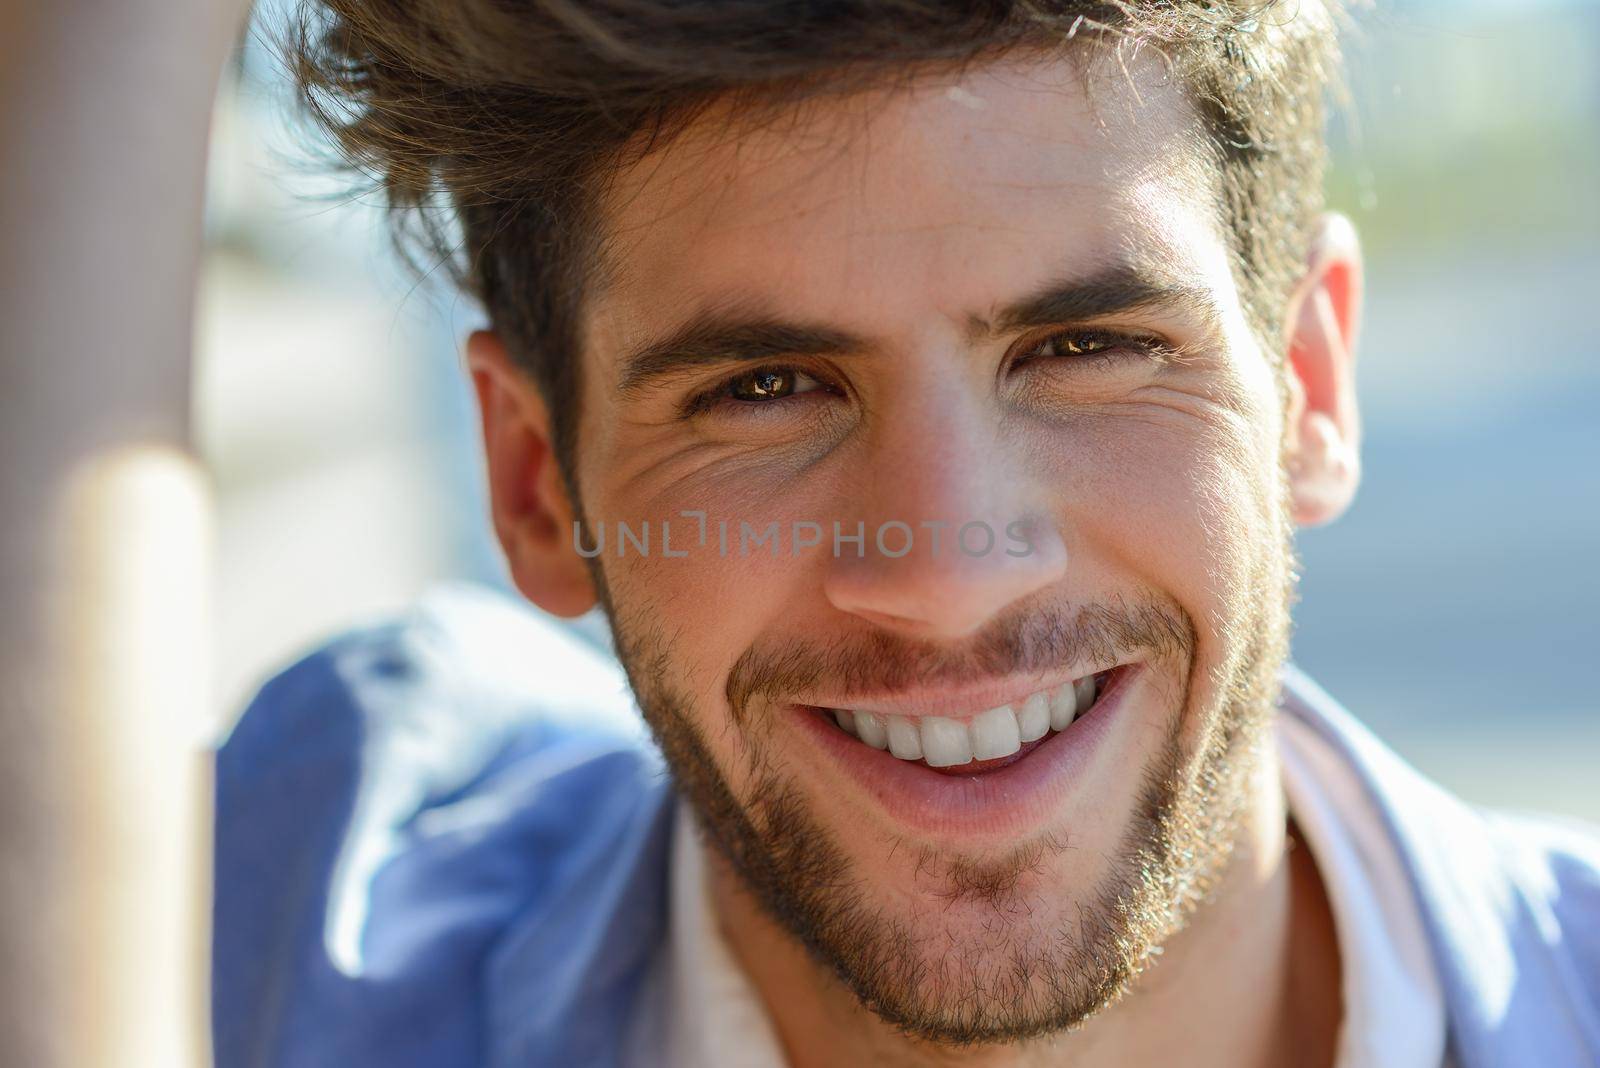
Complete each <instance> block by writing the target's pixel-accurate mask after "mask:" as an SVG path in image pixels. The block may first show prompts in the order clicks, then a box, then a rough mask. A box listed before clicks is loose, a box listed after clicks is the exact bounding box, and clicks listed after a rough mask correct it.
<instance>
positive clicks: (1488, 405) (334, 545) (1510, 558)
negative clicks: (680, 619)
mask: <svg viewBox="0 0 1600 1068" xmlns="http://www.w3.org/2000/svg"><path fill="white" fill-rule="evenodd" d="M258 9H259V10H258V13H257V24H258V28H270V27H276V26H277V25H280V24H281V23H280V22H279V21H278V20H279V19H280V18H281V10H282V5H281V3H278V2H268V3H263V4H260V5H258ZM255 37H256V35H255V34H253V35H252V42H251V43H249V44H247V45H246V47H245V48H244V50H243V51H242V53H241V55H240V57H239V60H238V63H237V65H236V68H235V70H234V71H233V72H232V74H231V76H230V77H229V79H228V80H227V82H226V83H225V85H224V88H223V91H222V94H221V97H220V99H219V101H218V112H217V118H216V131H215V139H214V143H213V149H212V151H213V161H212V168H211V173H210V182H211V186H210V190H209V196H208V202H207V215H206V232H207V252H206V259H205V267H204V272H203V280H202V285H201V291H200V316H199V326H198V337H197V360H198V387H197V391H196V399H195V404H196V424H197V427H198V430H199V444H200V448H201V451H202V454H203V456H204V458H205V459H206V460H207V461H208V462H209V464H210V466H211V469H212V471H213V472H214V475H215V478H216V488H217V493H218V505H219V510H220V516H219V521H220V532H219V533H220V544H219V576H220V588H219V590H218V597H217V604H218V611H219V613H220V619H219V627H220V632H219V634H218V641H217V645H216V650H217V656H218V658H219V659H218V663H217V664H216V665H215V669H216V673H217V678H218V680H219V684H220V697H221V700H222V705H221V707H222V708H223V709H224V714H225V716H228V715H231V714H234V713H237V712H238V711H239V710H240V709H241V707H242V705H243V703H244V702H245V701H246V700H247V699H248V698H249V696H250V694H251V693H252V691H253V690H254V688H255V687H256V686H258V685H259V684H260V683H261V682H262V681H264V679H265V678H266V677H267V675H269V674H270V673H271V672H273V671H275V670H276V669H277V668H279V667H281V666H284V665H285V664H286V663H287V662H288V661H289V660H290V659H292V658H293V657H294V656H296V655H297V654H299V653H300V652H303V651H305V650H306V649H307V648H308V647H309V646H311V645H312V644H314V643H316V642H318V641H319V640H321V639H322V638H324V637H326V636H328V635H329V634H330V633H332V632H333V631H336V630H338V629H342V628H344V627H347V626H350V625H352V624H355V623H359V622H361V621H364V620H368V619H372V618H374V617H377V616H381V615H383V614H385V613H388V612H392V611H395V610H397V609H399V608H402V607H403V606H405V605H406V604H407V603H408V602H409V601H410V600H412V599H413V598H414V597H415V596H416V595H417V594H418V593H420V592H421V591H422V590H424V589H425V588H427V587H428V586H429V585H431V584H433V583H435V582H439V581H444V580H451V579H467V580H472V581H478V582H484V583H489V584H492V585H501V586H503V585H504V577H503V574H502V571H501V566H500V564H499V561H498V555H497V550H496V549H495V547H494V546H493V544H492V542H491V540H490V538H491V536H490V531H489V527H488V523H487V512H486V508H485V505H484V502H483V488H482V480H481V475H480V472H479V469H478V466H477V464H478V461H477V455H476V449H477V443H476V440H475V437H474V435H475V427H474V425H473V417H472V408H471V401H470V398H469V395H468V392H467V390H466V387H465V383H464V379H463V377H462V375H461V374H460V371H459V356H458V352H459V344H460V341H461V339H462V338H463V337H464V336H465V333H466V332H467V331H468V330H470V329H471V328H472V327H474V326H476V325H478V323H479V322H480V321H481V317H480V314H479V312H478V310H477V309H476V308H475V307H473V306H472V305H471V304H470V303H468V302H466V301H464V300H461V299H459V298H457V297H456V295H455V294H454V293H453V292H452V291H451V290H450V288H449V287H448V285H447V284H445V283H444V282H443V280H435V281H432V282H426V281H425V282H424V283H422V284H418V283H417V282H416V279H415V278H414V276H412V275H411V274H409V273H407V271H406V270H405V269H404V268H403V267H402V266H401V265H400V263H399V261H398V260H397V258H396V257H395V256H394V255H393V253H392V250H391V247H390V245H389V239H388V235H387V231H386V229H385V219H384V217H383V216H384V211H383V209H382V208H381V206H380V205H378V204H377V203H376V202H364V201H362V200H360V199H352V198H350V197H349V196H347V195H344V194H345V189H344V187H343V185H342V184H341V183H340V181H339V180H337V179H335V178H331V177H329V176H327V175H325V174H320V173H318V172H317V170H316V169H315V167H313V166H310V165H308V163H307V159H308V156H307V136H308V135H307V133H306V130H305V128H304V127H303V125H302V124H300V123H298V122H296V121H295V116H294V110H293V105H292V102H291V100H290V98H289V94H288V92H287V87H286V83H285V81H284V79H283V78H282V77H281V72H280V71H279V70H278V68H277V66H276V64H275V62H274V61H273V59H272V56H271V54H270V51H269V50H267V49H265V48H263V47H262V46H261V45H260V44H259V43H258V42H257V41H256V40H255ZM1348 52H1349V83H1350V91H1351V98H1352V99H1351V104H1350V107H1349V108H1348V109H1347V110H1346V112H1345V113H1344V114H1343V115H1341V116H1340V117H1339V118H1338V119H1337V120H1336V122H1335V123H1334V127H1333V130H1332V136H1333V139H1334V143H1335V145H1336V152H1337V163H1336V167H1335V172H1334V174H1333V176H1332V178H1331V180H1330V186H1329V193H1330V198H1331V201H1332V204H1333V206H1334V207H1336V208H1339V209H1341V210H1343V211H1345V212H1347V213H1348V214H1350V215H1351V216H1352V217H1353V218H1354V219H1355V221H1356V224H1357V226H1358V228H1359V229H1360V230H1361V232H1362V234H1363V236H1364V238H1365V241H1366V245H1367V250H1368V257H1369V260H1368V265H1369V271H1370V279H1369V288H1368V305H1367V320H1366V326H1365V332H1364V336H1363V340H1362V355H1361V363H1360V392H1361V397H1362V404H1363V408H1364V412H1365V434H1366V437H1365V442H1364V451H1365V465H1366V468H1365V484H1364V487H1363V489H1362V491H1361V495H1360V497H1359V498H1358V500H1357V503H1356V505H1355V507H1354V509H1353V510H1352V511H1351V512H1350V514H1349V515H1348V516H1347V517H1345V518H1344V519H1343V520H1341V521H1340V522H1339V523H1337V524H1336V525H1334V526H1332V527H1329V528H1327V529H1323V530H1315V531H1310V532H1307V533H1305V534H1304V535H1303V536H1302V539H1301V552H1302V556H1303V561H1304V569H1303V572H1304V579H1303V582H1302V587H1301V594H1302V600H1301V604H1300V605H1299V607H1298V609H1297V621H1298V627H1297V631H1296V637H1295V658H1296V660H1297V661H1298V662H1299V663H1300V664H1301V666H1303V667H1304V668H1306V669H1307V670H1308V671H1309V672H1310V673H1311V674H1312V675H1313V676H1314V677H1315V678H1317V679H1318V680H1319V681H1320V682H1321V683H1322V684H1323V685H1324V686H1325V687H1327V688H1328V689H1329V690H1330V691H1331V692H1332V693H1333V694H1334V695H1335V696H1336V697H1338V698H1340V699H1341V700H1342V701H1343V702H1344V703H1345V704H1346V705H1347V706H1348V707H1349V708H1350V709H1351V710H1352V711H1353V712H1355V713H1356V714H1357V715H1358V716H1360V717H1361V718H1362V719H1364V720H1365V721H1366V722H1367V723H1369V724H1370V725H1372V726H1373V727H1374V728H1375V729H1376V730H1377V731H1378V732H1379V733H1380V734H1381V735H1382V736H1384V737H1385V738H1386V739H1387V740H1389V741H1390V742H1391V743H1392V744H1394V745H1395V746H1396V747H1397V748H1398V749H1399V750H1400V752H1401V753H1402V754H1404V755H1405V756H1406V757H1407V758H1409V759H1410V760H1411V761H1412V762H1413V763H1415V764H1416V765H1418V766H1419V767H1420V768H1422V769H1423V770H1424V771H1425V772H1427V773H1429V774H1431V775H1432V776H1434V777H1435V778H1437V779H1439V780H1441V781H1442V782H1443V783H1444V784H1445V785H1447V786H1448V787H1450V788H1452V789H1454V790H1455V791H1457V792H1459V793H1461V794H1462V795H1464V796H1466V797H1467V798H1469V799H1472V800H1475V801H1481V802H1486V803H1491V804H1496V805H1502V806H1511V807H1521V808H1537V809H1547V810H1556V811H1561V812H1568V813H1573V814H1577V815H1581V816H1585V817H1587V818H1589V819H1593V820H1600V783H1597V778H1600V776H1597V775H1596V772H1597V770H1600V690H1597V688H1596V687H1595V686H1593V685H1591V681H1592V680H1591V676H1590V674H1589V672H1590V671H1592V670H1594V666H1595V664H1596V663H1597V662H1600V625H1597V623H1596V615H1597V610H1600V608H1597V604H1600V562H1597V559H1596V557H1597V552H1600V419H1597V418H1596V416H1595V413H1594V410H1593V407H1594V405H1595V402H1596V399H1597V398H1600V308H1597V307H1596V305H1597V304H1600V202H1597V199H1596V194H1597V191H1600V5H1595V4H1593V3H1592V2H1587V0H1574V2H1570V3H1558V2H1550V0H1546V2H1537V0H1499V2H1489V0H1476V2H1469V0H1434V2H1424V0H1409V2H1390V3H1383V2H1380V3H1379V4H1378V5H1377V7H1376V9H1375V10H1372V11H1368V12H1367V13H1366V14H1365V15H1364V16H1363V18H1362V19H1361V21H1360V25H1359V28H1358V32H1357V35H1356V36H1355V37H1354V38H1353V39H1351V40H1350V41H1349V44H1348ZM593 622H594V621H589V623H588V625H589V626H590V628H591V629H592V627H593ZM226 726H227V724H226V722H224V723H221V724H218V728H219V729H226Z"/></svg>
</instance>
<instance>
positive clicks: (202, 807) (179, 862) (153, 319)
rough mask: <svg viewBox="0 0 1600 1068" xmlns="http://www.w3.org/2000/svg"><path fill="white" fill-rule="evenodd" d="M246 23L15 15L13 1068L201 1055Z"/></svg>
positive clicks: (10, 665)
mask: <svg viewBox="0 0 1600 1068" xmlns="http://www.w3.org/2000/svg"><path fill="white" fill-rule="evenodd" d="M246 7H247V4H246V2H245V0H117V2H113V3H105V2H103V0H50V2H49V3H40V2H38V0H0V235H3V240H0V605H3V606H4V611H3V613H0V1065H7V1066H11V1065H16V1066H18V1068H24V1066H26V1068H58V1066H59V1068H68V1066H70V1068H101V1066H111V1065H118V1066H124V1065H126V1066H131V1068H144V1066H150V1068H188V1066H190V1065H195V1064H199V1063H202V1062H203V1061H204V1059H205V1056H206V1048H205V1043H204V1041H203V1027H204V1022H205V1020H204V1010H203V1000H202V999H203V990H204V986H203V983H204V970H203V968H202V967H200V966H199V964H200V961H199V955H200V952H199V951H201V950H203V947H204V944H205V943H204V937H205V931H206V927H205V924H206V921H207V919H208V913H209V909H208V907H207V906H206V905H205V900H206V899H205V897H204V894H203V891H201V892H197V891H199V888H201V887H202V886H203V882H202V881H201V880H203V879H204V877H205V875H206V874H207V864H206V857H205V853H204V851H203V848H202V847H203V841H202V837H201V836H202V834H203V827H204V821H205V819H206V818H207V817H206V805H207V803H208V801H209V796H208V794H207V792H206V790H205V780H204V776H203V773H202V772H201V770H200V767H199V765H198V763H197V761H198V749H197V747H196V746H195V744H194V737H195V732H196V731H197V730H198V729H199V724H197V723H187V724H186V723H185V722H184V721H185V720H186V719H189V718H190V717H192V716H193V715H194V714H195V713H196V710H197V708H198V706H199V703H200V702H202V701H203V700H204V697H203V693H204V690H203V687H204V682H205V678H206V675H207V670H208V668H209V665H210V661H211V651H210V649H209V647H208V646H207V644H206V641H205V638H206V634H205V628H204V622H203V619H204V608H203V602H204V593H203V591H204V589H205V588H206V586H207V585H208V583H209V577H208V576H207V574H206V572H205V569H206V567H207V558H206V554H205V549H204V546H205V543H206V537H207V534H206V530H207V507H208V505H207V502H206V495H205V490H204V482H203V480H202V479H200V478H199V477H198V475H197V473H196V469H195V467H194V464H193V462H192V460H190V459H189V458H188V455H187V453H188V438H189V379H190V363H189V353H190V339H191V332H192V325H191V324H192V318H193V299H194V297H193V294H194V281H195V273H196V269H197V265H198V262H199V252H200V236H201V229H200V220H201V207H202V196H203V189H204V186H203V177H204V167H205V150H206V141H207V133H208V129H209V122H210V114H211V104H212V99H213V96H214V93H215V89H216V83H217V78H218V75H219V72H220V70H221V67H222V64H223V61H224V59H225V58H226V56H227V53H228V49H229V47H230V45H231V44H232V43H233V41H234V40H235V38H236V36H237V33H238V31H239V28H240V26H241V24H242V21H243V15H244V12H245V9H246ZM69 487H70V488H69Z"/></svg>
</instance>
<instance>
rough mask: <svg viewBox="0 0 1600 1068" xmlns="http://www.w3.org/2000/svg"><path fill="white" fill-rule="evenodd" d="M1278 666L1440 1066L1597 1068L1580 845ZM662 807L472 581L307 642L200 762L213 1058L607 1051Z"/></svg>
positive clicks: (600, 657)
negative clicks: (1358, 798) (1411, 752)
mask: <svg viewBox="0 0 1600 1068" xmlns="http://www.w3.org/2000/svg"><path fill="white" fill-rule="evenodd" d="M1284 684H1285V687H1284V697H1283V701H1282V708H1281V713H1280V714H1282V715H1286V716H1295V717H1298V718H1299V719H1300V720H1302V721H1303V723H1304V724H1305V725H1307V726H1308V727H1310V728H1311V729H1313V730H1316V731H1318V732H1320V733H1321V734H1322V735H1323V736H1324V737H1325V738H1326V739H1327V740H1328V741H1329V743H1330V745H1331V746H1332V748H1333V749H1334V750H1335V751H1336V752H1337V753H1339V754H1340V756H1341V758H1342V759H1344V760H1346V761H1348V762H1349V766H1350V768H1351V770H1352V771H1353V772H1354V774H1355V775H1356V776H1357V777H1358V778H1359V779H1360V781H1361V782H1362V783H1364V784H1365V787H1366V789H1367V790H1368V791H1370V794H1371V797H1372V800H1373V803H1374V805H1375V806H1376V807H1377V808H1378V810H1379V811H1380V812H1381V814H1382V817H1383V820H1384V823H1385V826H1386V828H1387V831H1388V833H1389V834H1390V835H1391V836H1392V839H1393V842H1394V844H1395V846H1396V849H1397V850H1398V851H1399V853H1400V855H1401V856H1402V857H1403V858H1404V861H1405V866H1406V869H1407V874H1408V876H1409V879H1410V882H1411V885H1412V888H1413V889H1414V891H1415V893H1416V895H1417V900H1418V903H1419V906H1420V907H1421V910H1422V913H1423V916H1424V920H1425V924H1426V927H1427V935H1428V941H1429V945H1430V947H1431V949H1432V952H1433V954H1434V959H1435V963H1436V964H1437V966H1438V970H1439V976H1440V980H1441V985H1442V987H1443V989H1444V993H1445V1001H1446V1012H1447V1017H1448V1026H1449V1033H1450V1055H1451V1057H1452V1058H1453V1063H1456V1064H1459V1065H1461V1066H1462V1068H1490V1066H1513V1065H1515V1066H1518V1068H1521V1066H1527V1065H1537V1066H1540V1068H1545V1066H1559V1068H1566V1066H1572V1068H1579V1066H1600V838H1597V837H1596V836H1595V834H1594V832H1593V830H1592V829H1589V828H1585V827H1581V826H1579V825H1577V824H1575V823H1574V824H1570V825H1569V824H1563V823H1561V822H1559V821H1556V820H1535V819H1531V818H1527V817H1513V816H1509V815H1501V814H1495V813H1492V812H1486V811H1482V810H1479V809H1476V808H1473V807H1471V806H1469V805H1467V804H1465V803H1464V802H1462V801H1460V800H1458V799H1456V798H1454V797H1452V796H1451V795H1449V794H1448V793H1446V792H1445V791H1443V790H1441V789H1440V788H1439V787H1438V786H1436V785H1434V784H1433V783H1431V782H1429V781H1428V780H1426V779H1424V778H1423V777H1422V776H1421V775H1419V774H1418V773H1417V772H1416V771H1415V770H1414V769H1412V768H1411V767H1409V766H1408V765H1407V764H1405V763H1404V762H1403V761H1402V760H1401V759H1400V758H1399V757H1398V756H1397V755H1395V754H1394V753H1393V752H1392V751H1390V750H1389V749H1388V748H1386V747H1385V746H1384V745H1383V744H1382V743H1381V742H1379V741H1378V740H1377V739H1376V738H1375V737H1373V735H1372V734H1370V733H1369V732H1368V731H1367V730H1366V729H1365V728H1364V727H1362V726H1361V725H1360V724H1359V723H1358V722H1356V720H1355V719H1353V718H1352V717H1351V716H1350V715H1349V714H1348V713H1347V712H1345V711H1344V710H1343V709H1341V708H1340V707H1339V706H1338V704H1337V703H1335V702H1334V701H1333V700H1332V698H1330V697H1329V696H1328V695H1327V694H1326V693H1324V692H1323V691H1322V690H1321V689H1319V688H1318V687H1317V686H1316V685H1315V684H1314V683H1313V682H1311V681H1310V680H1309V679H1307V678H1306V677H1305V676H1304V675H1302V674H1301V673H1300V672H1298V671H1296V670H1295V669H1293V668H1289V669H1286V672H1285V679H1284ZM675 803H676V796H675V794H674V792H673V790H672V787H671V781H670V779H669V778H668V776H667V773H666V769H665V768H664V766H663V764H662V762H661V760H660V757H659V755H658V754H657V753H656V752H655V750H654V748H653V747H652V746H651V745H650V744H649V742H648V740H647V738H646V736H645V733H644V731H643V728H642V726H641V724H640V723H639V720H638V717H637V714H636V713H635V712H634V711H633V709H632V705H631V700H630V698H629V696H628V692H627V689H626V683H625V680H624V678H623V676H622V673H621V671H620V669H618V668H617V666H616V665H615V663H614V662H612V661H611V660H610V659H609V658H608V657H606V656H605V655H604V654H603V653H601V652H599V651H597V650H595V649H594V648H592V647H590V646H588V645H586V644H585V643H584V642H583V641H582V640H581V639H578V638H576V637H574V636H573V635H572V634H570V632H568V631H566V630H564V629H562V628H561V627H559V626H557V625H556V624H554V623H553V622H550V621H547V620H545V619H543V618H542V617H539V616H537V615H536V614H534V613H533V612H531V611H528V610H524V609H522V608H520V607H517V606H515V605H513V604H512V603H511V602H510V601H508V600H506V599H504V598H502V597H501V596H499V595H498V594H493V593H489V592H487V591H482V590H476V589H473V588H470V587H453V588H448V589H444V590H441V591H439V592H437V593H435V594H433V595H431V596H429V597H428V598H425V599H424V600H423V601H422V602H421V603H420V604H419V605H418V606H417V608H416V609H415V610H414V611H413V612H411V613H410V614H409V615H408V616H407V617H406V618H404V619H401V620H397V621H395V622H394V623H392V624H388V625H384V626H378V627H373V628H368V629H365V630H361V631H359V632H356V633H353V634H350V635H347V636H345V637H343V638H340V639H338V640H336V641H334V642H332V643H330V644H329V645H327V646H326V647H324V648H322V649H320V650H318V651H316V652H315V653H313V654H311V655H310V656H307V657H306V658H305V659H303V660H301V661H300V662H299V663H297V664H295V665H294V666H293V667H291V668H289V669H288V670H287V671H285V672H283V673H282V674H280V675H279V676H277V677H276V678H274V679H273V680H272V681H271V682H269V683H268V684H267V685H266V686H265V687H264V688H263V689H262V690H261V693H260V695H259V696H258V697H257V698H256V699H255V701H254V702H253V703H252V704H251V706H250V707H249V709H248V710H247V711H246V712H245V714H244V716H243V717H242V718H241V720H240V722H239V724H238V726H237V727H236V728H235V730H234V732H233V734H232V736H231V737H230V738H229V740H228V742H227V744H226V745H225V746H223V748H222V749H221V751H220V753H219V754H218V766H217V818H216V861H215V863H216V904H215V916H214V922H215V928H214V929H215V934H214V952H213V1027H214V1036H215V1037H214V1041H215V1054H216V1063H217V1066H218V1068H246V1066H248V1068H268V1066H273V1068H278V1066H282V1068H291V1066H292V1068H320V1066H324V1065H326V1066H329V1068H332V1066H338V1068H352V1066H362V1065H381V1066H383V1068H456V1066H480V1065H481V1066H486V1068H530V1066H542V1065H563V1066H566V1065H607V1064H612V1063H615V1061H616V1059H617V1056H618V1050H619V1043H620V1042H621V1041H622V1040H623V1037H624V1035H625V1034H626V1032H627V1025H628V1023H629V1022H630V1021H631V1020H632V1019H633V1017H634V1013H635V1010H636V1008H637V1005H638V999H639V995H640V988H641V984H642V982H643V979H644V977H645V976H646V974H647V973H648V972H649V970H650V966H651V964H652V963H653V961H654V960H655V957H656V955H657V954H659V953H660V952H662V946H663V942H664V935H665V931H666V923H667V911H666V900H667V886H666V876H667V863H668V856H669V846H670V835H671V830H672V826H673V820H672V813H673V805H674V804H675Z"/></svg>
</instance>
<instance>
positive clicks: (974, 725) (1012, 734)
mask: <svg viewBox="0 0 1600 1068" xmlns="http://www.w3.org/2000/svg"><path fill="white" fill-rule="evenodd" d="M1094 697H1095V686H1094V677H1093V676H1092V675H1086V676H1084V677H1083V678H1081V679H1078V680H1077V681H1075V682H1067V683H1063V684H1062V685H1061V686H1058V687H1056V688H1055V689H1053V690H1041V691H1040V692H1038V693H1035V694H1030V695H1029V696H1028V697H1027V698H1025V699H1023V700H1021V701H1018V702H1016V703H1015V704H1010V705H1000V706H999V707H998V708H991V709H989V710H988V711H987V712H980V713H978V714H977V715H976V716H974V717H972V719H970V720H965V721H963V720H959V719H948V718H946V717H944V716H889V715H880V714H878V713H876V712H865V711H848V710H843V709H836V710H834V713H833V718H834V719H835V721H837V722H838V724H839V726H841V727H843V728H844V729H845V730H846V731H848V732H850V733H851V734H853V735H855V736H856V737H857V738H859V739H861V740H862V741H863V742H866V743H867V744H868V745H870V746H872V747H873V748H874V749H887V750H889V752H891V753H893V754H894V755H895V756H897V757H899V758H900V759H901V760H925V761H927V763H928V764H929V765H930V766H932V767H935V768H949V767H955V766H956V765H959V764H966V763H969V762H970V761H973V760H994V759H996V758H998V757H1005V756H1010V755H1011V754H1012V753H1015V752H1016V751H1017V750H1019V749H1021V748H1022V747H1023V746H1024V745H1026V744H1027V743H1028V742H1032V741H1036V740H1037V739H1039V738H1043V737H1044V736H1045V735H1046V734H1049V733H1050V732H1051V731H1053V730H1057V731H1059V730H1065V729H1066V727H1067V725H1068V724H1070V723H1071V722H1072V720H1073V718H1074V717H1076V716H1077V715H1078V713H1080V712H1083V711H1085V710H1086V709H1088V707H1089V706H1090V705H1091V704H1093V703H1094Z"/></svg>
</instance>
